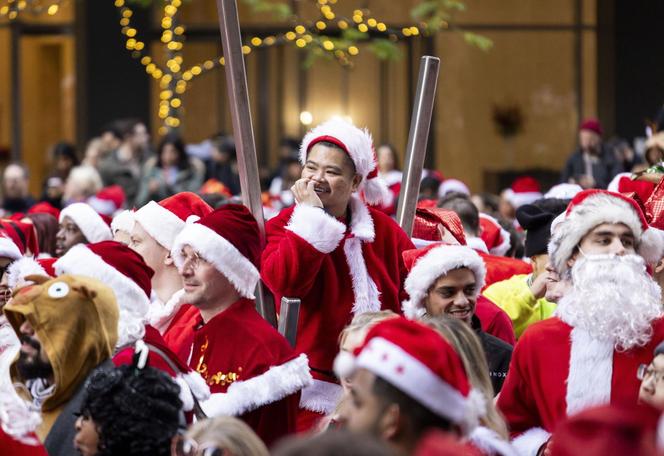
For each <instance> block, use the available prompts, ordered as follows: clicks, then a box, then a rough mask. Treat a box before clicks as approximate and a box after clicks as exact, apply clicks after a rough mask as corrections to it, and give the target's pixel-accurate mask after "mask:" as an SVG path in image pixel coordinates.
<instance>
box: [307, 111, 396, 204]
mask: <svg viewBox="0 0 664 456" xmlns="http://www.w3.org/2000/svg"><path fill="white" fill-rule="evenodd" d="M324 136H329V137H331V138H334V139H336V140H337V141H339V142H341V143H342V144H343V145H344V146H345V147H346V150H347V151H348V155H349V156H350V159H351V160H352V161H353V163H354V164H355V172H356V173H357V174H359V175H360V176H362V183H361V184H360V187H359V189H358V190H363V191H364V197H365V199H366V201H367V202H368V203H369V204H378V203H384V202H385V201H387V199H388V198H389V189H388V188H387V185H386V184H385V182H384V181H383V180H382V179H380V178H378V176H377V175H376V177H373V178H371V179H369V178H368V176H369V174H370V173H371V172H372V171H375V170H376V167H377V166H378V164H377V163H376V158H375V154H374V150H373V139H372V138H371V133H369V130H367V129H366V128H364V129H360V128H357V127H356V126H355V125H353V124H352V123H350V122H347V121H345V120H344V119H342V118H340V117H333V118H331V119H330V120H328V121H327V122H323V123H322V124H320V125H318V126H317V127H315V128H313V129H312V130H310V131H309V132H308V133H307V134H306V135H305V136H304V139H303V140H302V144H301V145H300V162H301V163H302V165H303V166H304V164H305V163H306V162H307V154H308V153H309V148H310V146H311V143H312V142H313V141H314V140H316V139H318V138H321V137H324Z"/></svg>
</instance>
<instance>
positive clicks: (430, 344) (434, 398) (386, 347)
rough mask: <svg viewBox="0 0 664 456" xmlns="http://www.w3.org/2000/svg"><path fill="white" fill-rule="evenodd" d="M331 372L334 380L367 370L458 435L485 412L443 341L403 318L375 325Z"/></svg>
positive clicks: (464, 374)
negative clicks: (457, 428)
mask: <svg viewBox="0 0 664 456" xmlns="http://www.w3.org/2000/svg"><path fill="white" fill-rule="evenodd" d="M334 368H335V372H336V373H337V375H339V376H340V377H348V376H350V375H352V373H353V372H354V371H355V370H357V369H359V368H362V369H367V370H368V371H370V372H372V373H373V374H375V375H376V376H377V377H380V378H381V379H383V380H384V381H386V382H388V383H389V384H391V385H392V386H394V387H395V388H397V389H398V390H399V391H401V392H402V393H404V394H406V395H408V396H409V397H410V398H412V399H413V400H415V401H417V402H418V403H420V404H421V405H422V406H424V407H425V408H427V409H428V410H430V411H431V412H433V413H435V414H436V415H438V416H440V417H442V418H445V419H447V420H449V421H451V422H452V423H454V424H457V425H459V426H460V427H461V428H462V429H463V430H464V432H468V431H470V430H472V428H473V427H475V426H476V425H477V422H478V419H479V417H480V416H481V415H482V414H483V410H484V407H485V404H484V400H483V398H482V396H481V394H478V393H477V392H475V391H474V390H471V385H470V382H469V381H468V377H467V375H466V372H465V370H464V368H463V365H462V364H461V359H460V358H459V355H458V354H457V353H456V351H454V348H453V347H452V346H451V345H450V344H449V342H447V341H446V340H445V339H444V338H443V337H442V336H441V335H440V334H438V333H437V332H436V331H434V330H433V329H431V328H429V327H427V326H424V325H423V324H421V323H419V322H416V321H411V320H407V319H405V318H390V319H388V320H384V321H382V322H380V323H378V324H377V325H375V326H374V327H373V328H371V329H370V330H369V332H368V334H367V336H366V337H365V339H364V342H363V343H362V345H360V346H359V347H357V348H356V349H355V350H354V351H353V353H352V354H351V353H349V352H341V353H339V355H338V356H337V359H335V362H334Z"/></svg>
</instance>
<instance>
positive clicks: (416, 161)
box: [397, 55, 440, 236]
mask: <svg viewBox="0 0 664 456" xmlns="http://www.w3.org/2000/svg"><path fill="white" fill-rule="evenodd" d="M439 68H440V59H439V58H438V57H432V56H429V55H425V56H424V57H422V59H421V60H420V74H419V77H418V81H417V91H416V93H415V102H414V104H413V114H412V117H411V118H410V132H409V133H408V146H407V147H406V161H405V168H404V173H403V178H402V180H401V193H400V194H399V206H398V208H397V222H398V223H399V225H400V226H401V228H403V230H404V231H405V232H406V233H407V234H408V235H409V236H410V235H411V234H412V232H413V220H414V219H415V209H416V205H417V195H418V193H419V189H420V179H421V176H422V166H423V165H424V156H425V155H426V153H427V141H428V139H429V127H430V126H431V116H432V115H433V105H434V102H435V98H436V85H437V83H438V70H439Z"/></svg>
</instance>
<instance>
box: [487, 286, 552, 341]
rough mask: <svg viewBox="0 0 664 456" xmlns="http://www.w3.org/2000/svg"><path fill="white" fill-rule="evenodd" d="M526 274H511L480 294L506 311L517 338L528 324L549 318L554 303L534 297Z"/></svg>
mask: <svg viewBox="0 0 664 456" xmlns="http://www.w3.org/2000/svg"><path fill="white" fill-rule="evenodd" d="M528 277H529V275H528V274H519V275H515V276H512V277H511V278H509V279H507V280H503V281H502V282H496V283H494V284H493V285H491V286H489V287H487V288H486V289H485V290H484V291H483V292H482V294H483V295H484V296H486V297H487V298H489V299H490V300H492V301H493V302H495V303H496V305H497V306H498V307H500V308H501V309H503V310H504V311H505V312H507V315H509V316H510V319H511V320H512V325H513V326H514V334H515V335H516V337H517V339H518V338H519V337H521V334H522V333H523V332H524V331H525V330H526V328H527V327H528V326H530V325H531V324H533V323H536V322H538V321H541V320H544V319H546V318H549V317H550V316H551V315H552V314H553V311H554V310H556V305H555V304H554V303H552V302H549V301H547V300H546V299H544V298H540V299H535V296H533V293H532V292H531V291H530V287H529V286H528Z"/></svg>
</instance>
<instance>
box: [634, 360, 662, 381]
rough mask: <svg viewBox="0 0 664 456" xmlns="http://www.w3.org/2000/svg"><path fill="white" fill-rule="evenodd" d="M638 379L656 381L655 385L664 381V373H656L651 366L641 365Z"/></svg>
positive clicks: (637, 373)
mask: <svg viewBox="0 0 664 456" xmlns="http://www.w3.org/2000/svg"><path fill="white" fill-rule="evenodd" d="M636 378H638V379H639V380H641V381H648V380H652V379H654V380H655V384H657V383H659V382H661V381H662V380H663V379H664V372H661V371H656V370H655V369H654V368H652V367H651V366H650V365H649V364H641V365H640V366H639V369H638V370H637V371H636Z"/></svg>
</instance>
